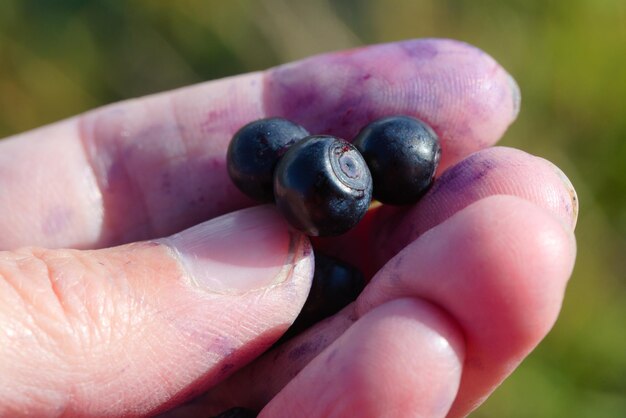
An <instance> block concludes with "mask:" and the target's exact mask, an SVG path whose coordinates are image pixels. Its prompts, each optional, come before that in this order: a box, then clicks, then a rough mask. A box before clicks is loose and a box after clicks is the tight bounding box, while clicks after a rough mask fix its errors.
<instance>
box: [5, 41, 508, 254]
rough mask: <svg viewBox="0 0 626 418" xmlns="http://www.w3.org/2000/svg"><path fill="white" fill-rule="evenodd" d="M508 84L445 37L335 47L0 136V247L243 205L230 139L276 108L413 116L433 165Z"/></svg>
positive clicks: (345, 131)
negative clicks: (433, 142) (424, 133)
mask: <svg viewBox="0 0 626 418" xmlns="http://www.w3.org/2000/svg"><path fill="white" fill-rule="evenodd" d="M518 108H519V90H518V89H517V86H516V85H515V83H514V82H513V81H512V78H511V77H510V76H509V75H508V74H507V73H506V72H505V71H504V70H503V69H502V67H501V66H500V65H498V64H497V63H496V62H495V61H494V60H493V59H492V58H491V57H489V56H488V55H487V54H485V53H484V52H482V51H480V50H478V49H476V48H474V47H471V46H469V45H467V44H464V43H460V42H456V41H450V40H435V39H430V40H413V41H405V42H399V43H392V44H385V45H377V46H370V47H364V48H360V49H356V50H351V51H344V52H337V53H331V54H326V55H320V56H316V57H312V58H308V59H305V60H303V61H299V62H296V63H292V64H287V65H284V66H280V67H277V68H274V69H270V70H267V71H265V72H257V73H251V74H246V75H242V76H238V77H233V78H227V79H223V80H218V81H213V82H209V83H204V84H200V85H196V86H192V87H188V88H184V89H180V90H176V91H173V92H168V93H162V94H158V95H154V96H149V97H145V98H141V99H135V100H129V101H126V102H122V103H119V104H115V105H112V106H107V107H104V108H102V109H98V110H95V111H92V112H89V113H87V114H85V115H82V116H79V117H76V118H73V119H69V120H66V121H63V122H60V123H57V124H55V125H51V126H48V127H44V128H41V129H38V130H35V131H32V132H29V133H26V134H22V135H18V136H16V137H14V138H12V139H9V140H8V141H3V142H2V143H0V190H2V191H3V192H2V194H1V195H0V231H2V234H0V248H13V247H17V246H21V245H39V246H46V247H78V248H93V247H100V246H108V245H114V244H120V243H124V242H129V241H133V240H140V239H148V238H153V237H158V236H163V235H167V234H170V233H173V232H175V231H178V230H181V229H183V228H185V227H188V226H190V225H193V224H195V223H197V222H199V221H202V220H206V219H209V218H211V217H214V216H217V215H220V214H223V213H225V212H229V211H232V210H235V209H239V208H242V207H245V206H248V205H251V204H253V202H251V201H250V200H248V199H247V198H246V197H244V196H243V195H242V194H241V193H240V192H239V191H238V190H236V189H235V187H234V186H233V185H232V183H231V182H230V180H229V179H228V177H227V172H226V167H225V156H226V148H227V146H228V142H229V140H230V137H231V136H232V134H233V133H234V132H235V131H236V130H237V129H238V128H239V127H241V126H242V125H244V124H245V123H247V122H249V121H251V120H254V119H258V118H262V117H267V116H283V117H287V118H289V119H292V120H294V121H295V122H298V123H301V124H303V125H304V126H305V127H306V128H307V129H308V130H309V131H310V132H312V133H329V134H333V135H337V136H340V137H344V138H346V139H351V138H352V136H353V135H354V134H355V133H356V132H357V131H358V130H359V129H360V128H361V127H362V126H363V125H364V124H365V123H367V122H369V121H370V120H372V119H375V118H377V117H380V116H384V115H390V114H408V115H413V116H416V117H419V118H421V119H423V120H425V121H426V122H428V123H429V124H430V125H432V126H433V128H434V129H435V131H436V132H437V133H438V135H439V136H440V138H441V141H442V147H443V157H442V162H441V165H442V168H445V167H446V166H449V165H450V164H453V163H454V162H456V161H459V160H460V159H462V158H463V157H464V156H466V155H468V154H470V153H471V152H474V151H476V150H478V149H481V148H484V147H487V146H490V145H492V144H494V143H495V142H496V141H497V140H498V139H499V138H500V136H501V135H502V134H503V133H504V131H505V130H506V128H507V127H508V125H509V124H510V123H511V122H512V121H513V120H514V119H515V117H516V115H517V112H518Z"/></svg>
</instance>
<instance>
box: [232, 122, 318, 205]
mask: <svg viewBox="0 0 626 418" xmlns="http://www.w3.org/2000/svg"><path fill="white" fill-rule="evenodd" d="M307 135H309V133H308V132H307V130H306V129H304V128H303V127H302V126H300V125H297V124H295V123H293V122H291V121H288V120H287V119H282V118H268V119H259V120H257V121H254V122H251V123H249V124H247V125H245V126H244V127H242V128H241V129H239V131H237V133H235V135H234V136H233V138H232V140H231V141H230V145H229V147H228V154H227V157H226V160H227V167H228V174H229V175H230V178H231V179H232V180H233V182H234V183H235V185H236V186H237V187H238V188H239V190H241V191H242V192H243V193H245V194H246V195H248V196H250V197H251V198H253V199H256V200H258V201H261V202H271V201H272V200H273V198H274V194H273V184H272V175H273V172H274V168H275V167H276V163H277V162H278V160H279V159H280V157H281V156H282V155H283V154H284V153H285V152H286V151H287V149H288V148H289V147H290V146H291V145H293V144H294V143H296V142H297V141H299V140H300V139H302V138H304V137H305V136H307Z"/></svg>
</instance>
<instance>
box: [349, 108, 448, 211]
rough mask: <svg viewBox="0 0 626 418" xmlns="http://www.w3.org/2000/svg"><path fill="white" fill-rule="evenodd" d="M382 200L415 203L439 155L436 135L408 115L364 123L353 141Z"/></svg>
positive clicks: (378, 197)
mask: <svg viewBox="0 0 626 418" xmlns="http://www.w3.org/2000/svg"><path fill="white" fill-rule="evenodd" d="M353 143H354V146H355V147H356V148H357V149H358V150H359V151H360V152H361V154H362V155H363V158H365V161H366V162H367V165H368V167H369V169H370V171H371V173H372V178H373V180H374V199H376V200H378V201H380V202H381V203H387V204H392V205H406V204H410V203H415V202H416V201H417V200H418V199H419V198H420V197H421V196H422V195H423V194H424V193H426V191H427V190H428V188H429V187H430V185H431V184H432V181H433V179H434V176H435V171H436V170H437V165H438V164H439V159H440V157H441V146H440V144H439V138H438V137H437V134H435V132H434V131H433V130H432V129H431V128H430V127H429V126H428V125H426V124H425V123H424V122H422V121H421V120H419V119H416V118H413V117H410V116H390V117H386V118H382V119H378V120H376V121H374V122H372V123H370V124H369V125H367V126H365V127H364V128H363V129H362V130H361V132H359V134H358V135H357V136H356V138H355V140H354V142H353Z"/></svg>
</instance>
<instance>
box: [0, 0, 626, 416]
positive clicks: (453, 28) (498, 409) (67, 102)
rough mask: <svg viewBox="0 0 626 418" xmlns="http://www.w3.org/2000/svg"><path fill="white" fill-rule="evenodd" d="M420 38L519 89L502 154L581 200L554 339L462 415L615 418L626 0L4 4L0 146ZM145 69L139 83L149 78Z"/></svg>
mask: <svg viewBox="0 0 626 418" xmlns="http://www.w3.org/2000/svg"><path fill="white" fill-rule="evenodd" d="M416 37H450V38H457V39H461V40H464V41H467V42H469V43H473V44H475V45H477V46H479V47H480V48H482V49H484V50H486V51H487V52H488V53H490V54H491V55H492V56H494V57H495V58H496V59H497V60H498V61H500V62H501V63H502V64H503V65H504V67H505V68H507V69H508V70H509V71H510V72H511V73H512V74H513V75H514V76H515V78H516V79H517V80H518V81H519V84H520V86H521V89H522V95H523V104H522V112H521V114H520V117H519V120H518V121H517V122H516V123H515V124H514V125H513V126H512V127H511V129H510V130H509V131H508V132H507V134H506V136H505V138H504V140H503V142H502V143H503V144H504V145H508V146H514V147H518V148H522V149H524V150H526V151H528V152H530V153H533V154H538V155H541V156H543V157H545V158H548V159H550V160H552V161H554V162H555V163H557V164H558V165H560V166H561V167H562V168H563V169H564V171H565V172H566V173H567V174H568V175H569V176H570V178H571V180H572V182H573V183H574V185H575V186H576V187H577V189H578V192H579V198H580V202H581V209H580V216H579V219H578V227H577V237H578V244H579V255H578V260H577V264H576V268H575V272H574V276H573V278H572V281H571V283H570V286H569V289H568V291H567V297H566V300H565V304H564V307H563V313H562V315H561V317H560V319H559V321H558V322H557V324H556V326H555V328H554V330H553V331H552V333H551V334H550V335H549V336H548V337H547V338H546V340H545V342H544V343H542V344H541V345H540V347H539V348H538V349H537V351H536V352H535V353H533V354H532V355H531V356H530V357H529V358H528V360H527V361H525V362H524V363H523V365H522V366H521V367H520V368H519V369H518V370H517V371H516V372H515V373H514V374H513V376H512V377H511V378H510V379H509V380H508V381H507V382H506V383H505V384H504V385H503V386H502V387H501V388H500V389H499V390H498V391H497V392H496V393H495V395H494V396H493V397H492V398H491V399H490V400H489V401H487V403H486V404H485V405H484V406H483V407H481V408H480V409H479V410H478V411H477V412H475V413H474V414H473V415H472V416H473V417H520V418H521V417H524V418H526V417H568V418H572V417H594V418H596V417H626V281H625V278H626V251H625V250H626V210H624V209H623V208H624V207H625V206H626V2H625V1H624V0H561V1H557V0H554V1H549V0H507V1H502V0H485V1H482V2H477V1H472V0H438V1H435V0H397V1H384V0H365V1H356V0H344V1H340V0H335V1H330V0H316V1H288V0H259V1H243V0H242V1H233V0H230V1H223V0H222V1H201V0H184V1H176V2H174V1H169V2H166V1H156V0H143V1H133V2H122V1H117V2H113V1H110V2H105V1H100V2H96V1H86V0H65V1H61V0H59V1H37V0H2V1H0V137H3V136H8V135H11V134H14V133H18V132H21V131H24V130H27V129H31V128H35V127H37V126H40V125H43V124H47V123H50V122H53V121H56V120H58V119H61V118H65V117H68V116H71V115H74V114H76V113H79V112H82V111H85V110H88V109H91V108H93V107H96V106H100V105H102V104H105V103H110V102H113V101H117V100H121V99H125V98H128V97H133V96H138V95H144V94H148V93H153V92H158V91H161V90H166V89H171V88H175V87H179V86H183V85H187V84H191V83H196V82H199V81H203V80H207V79H214V78H219V77H223V76H228V75H233V74H236V73H240V72H246V71H251V70H259V69H264V68H266V67H269V66H272V65H275V64H279V63H284V62H287V61H290V60H293V59H298V58H301V57H305V56H307V55H310V54H314V53H319V52H324V51H329V50H336V49H341V48H347V47H352V46H358V45H363V44H368V43H379V42H388V41H393V40H400V39H406V38H416ZM148 70H149V71H148Z"/></svg>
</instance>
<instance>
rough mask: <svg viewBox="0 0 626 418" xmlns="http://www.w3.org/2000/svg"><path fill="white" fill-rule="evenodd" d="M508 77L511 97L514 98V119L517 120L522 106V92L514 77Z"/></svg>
mask: <svg viewBox="0 0 626 418" xmlns="http://www.w3.org/2000/svg"><path fill="white" fill-rule="evenodd" d="M508 76H509V77H508V79H509V87H510V88H511V96H512V97H513V117H514V118H516V117H517V115H518V114H519V111H520V108H521V106H522V93H521V92H520V88H519V84H517V81H515V79H514V78H513V76H511V75H510V74H508Z"/></svg>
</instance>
